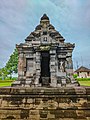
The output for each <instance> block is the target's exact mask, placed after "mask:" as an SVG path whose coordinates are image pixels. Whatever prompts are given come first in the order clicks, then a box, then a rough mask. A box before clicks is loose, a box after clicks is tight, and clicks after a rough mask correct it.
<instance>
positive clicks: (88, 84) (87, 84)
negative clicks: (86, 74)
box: [79, 80, 90, 86]
mask: <svg viewBox="0 0 90 120" xmlns="http://www.w3.org/2000/svg"><path fill="white" fill-rule="evenodd" d="M79 83H80V85H82V86H90V80H89V81H79Z"/></svg>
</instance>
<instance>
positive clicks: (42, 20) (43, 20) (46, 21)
mask: <svg viewBox="0 0 90 120" xmlns="http://www.w3.org/2000/svg"><path fill="white" fill-rule="evenodd" d="M40 24H41V25H42V26H43V25H44V24H46V25H49V24H50V21H49V17H48V16H47V15H46V14H43V16H42V17H41V20H40Z"/></svg>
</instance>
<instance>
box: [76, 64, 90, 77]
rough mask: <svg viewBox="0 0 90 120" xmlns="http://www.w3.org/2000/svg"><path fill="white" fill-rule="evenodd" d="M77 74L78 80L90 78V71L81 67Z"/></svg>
mask: <svg viewBox="0 0 90 120" xmlns="http://www.w3.org/2000/svg"><path fill="white" fill-rule="evenodd" d="M75 73H77V74H78V78H90V69H88V68H86V67H83V66H81V67H80V68H78V69H77V70H76V71H75Z"/></svg>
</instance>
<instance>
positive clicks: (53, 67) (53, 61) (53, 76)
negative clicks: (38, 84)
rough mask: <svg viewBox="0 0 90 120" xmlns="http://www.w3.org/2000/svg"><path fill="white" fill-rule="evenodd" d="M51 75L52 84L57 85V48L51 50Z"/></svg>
mask: <svg viewBox="0 0 90 120" xmlns="http://www.w3.org/2000/svg"><path fill="white" fill-rule="evenodd" d="M50 76H51V77H50V78H51V86H52V87H56V85H57V80H56V50H50Z"/></svg>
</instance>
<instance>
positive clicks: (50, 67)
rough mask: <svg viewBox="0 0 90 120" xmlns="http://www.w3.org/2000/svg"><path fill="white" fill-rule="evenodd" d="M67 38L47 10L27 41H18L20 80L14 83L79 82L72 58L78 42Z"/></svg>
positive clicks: (20, 84) (16, 84)
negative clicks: (55, 25)
mask: <svg viewBox="0 0 90 120" xmlns="http://www.w3.org/2000/svg"><path fill="white" fill-rule="evenodd" d="M64 41H65V39H64V38H63V36H62V35H61V34H60V33H59V32H58V31H57V30H56V29H55V27H54V26H53V25H52V24H51V23H50V20H49V17H48V16H47V15H46V14H44V15H43V16H42V17H41V20H40V24H39V25H38V26H36V28H35V30H34V31H33V32H31V33H30V35H29V36H28V37H27V38H26V39H25V43H21V44H19V45H16V47H17V49H18V53H19V61H18V80H17V81H15V82H14V83H13V85H12V86H26V87H30V86H32V87H41V86H45V87H61V86H73V85H74V86H77V85H78V83H77V82H76V81H75V79H74V78H73V62H72V51H73V49H74V47H75V44H71V43H66V42H64Z"/></svg>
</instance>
